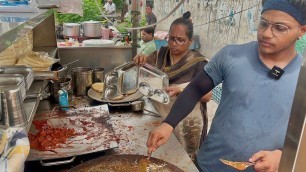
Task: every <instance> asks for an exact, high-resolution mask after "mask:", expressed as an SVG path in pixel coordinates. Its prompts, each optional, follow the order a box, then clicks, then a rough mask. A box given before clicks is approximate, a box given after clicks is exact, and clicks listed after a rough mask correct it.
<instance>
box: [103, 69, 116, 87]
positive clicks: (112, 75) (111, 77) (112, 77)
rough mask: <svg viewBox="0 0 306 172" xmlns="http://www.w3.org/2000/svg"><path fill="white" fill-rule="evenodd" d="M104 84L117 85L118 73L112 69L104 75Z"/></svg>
mask: <svg viewBox="0 0 306 172" xmlns="http://www.w3.org/2000/svg"><path fill="white" fill-rule="evenodd" d="M105 85H106V86H111V85H118V73H117V72H114V71H111V72H108V73H107V74H106V75H105Z"/></svg>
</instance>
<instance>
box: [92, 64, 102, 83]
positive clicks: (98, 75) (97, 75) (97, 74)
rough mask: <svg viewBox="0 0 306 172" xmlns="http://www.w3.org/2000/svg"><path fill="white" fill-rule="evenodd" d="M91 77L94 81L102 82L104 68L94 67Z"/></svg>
mask: <svg viewBox="0 0 306 172" xmlns="http://www.w3.org/2000/svg"><path fill="white" fill-rule="evenodd" d="M93 77H94V78H93V79H94V81H93V82H94V83H96V82H104V68H102V67H101V68H94V69H93Z"/></svg>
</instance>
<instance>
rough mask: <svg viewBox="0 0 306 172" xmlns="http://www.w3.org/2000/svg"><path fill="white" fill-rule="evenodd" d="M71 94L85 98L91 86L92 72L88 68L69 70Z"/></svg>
mask: <svg viewBox="0 0 306 172" xmlns="http://www.w3.org/2000/svg"><path fill="white" fill-rule="evenodd" d="M71 78H72V89H73V94H75V95H77V96H86V95H87V91H88V90H89V89H90V87H91V85H92V84H93V70H92V68H88V67H76V68H73V69H72V70H71Z"/></svg>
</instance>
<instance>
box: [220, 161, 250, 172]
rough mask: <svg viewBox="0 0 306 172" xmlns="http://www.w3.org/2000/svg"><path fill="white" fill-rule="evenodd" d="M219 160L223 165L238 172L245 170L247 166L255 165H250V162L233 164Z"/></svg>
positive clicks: (232, 162) (233, 162)
mask: <svg viewBox="0 0 306 172" xmlns="http://www.w3.org/2000/svg"><path fill="white" fill-rule="evenodd" d="M219 160H220V161H221V162H223V163H224V164H226V165H228V166H231V167H233V168H235V169H237V170H240V171H243V170H245V169H247V168H248V167H249V166H253V165H255V163H252V162H235V161H228V160H224V159H219Z"/></svg>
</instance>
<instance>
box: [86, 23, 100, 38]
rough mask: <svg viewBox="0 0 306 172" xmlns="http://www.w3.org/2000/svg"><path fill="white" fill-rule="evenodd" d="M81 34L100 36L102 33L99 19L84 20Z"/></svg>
mask: <svg viewBox="0 0 306 172" xmlns="http://www.w3.org/2000/svg"><path fill="white" fill-rule="evenodd" d="M82 28H83V36H85V37H92V38H94V37H100V36H101V35H102V28H101V23H100V22H99V21H85V22H83V23H82Z"/></svg>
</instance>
